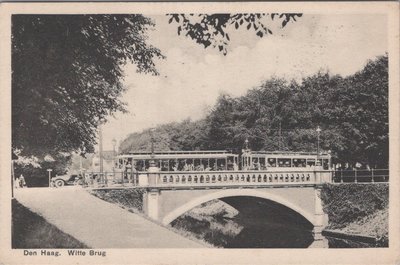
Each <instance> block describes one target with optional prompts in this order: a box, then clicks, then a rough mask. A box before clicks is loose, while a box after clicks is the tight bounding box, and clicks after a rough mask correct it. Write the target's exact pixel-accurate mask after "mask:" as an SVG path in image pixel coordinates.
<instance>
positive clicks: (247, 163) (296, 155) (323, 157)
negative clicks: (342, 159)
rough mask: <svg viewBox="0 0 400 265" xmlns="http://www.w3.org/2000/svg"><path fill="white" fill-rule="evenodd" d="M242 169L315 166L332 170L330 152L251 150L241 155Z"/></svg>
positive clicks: (297, 169)
mask: <svg viewBox="0 0 400 265" xmlns="http://www.w3.org/2000/svg"><path fill="white" fill-rule="evenodd" d="M241 168H242V170H274V171H281V170H284V171H291V170H295V171H302V170H304V171H307V170H312V169H314V168H318V169H319V170H331V169H332V164H331V155H330V153H329V152H328V153H325V152H324V153H319V154H318V153H317V152H308V153H307V152H285V151H275V152H269V151H251V150H244V151H243V154H242V156H241Z"/></svg>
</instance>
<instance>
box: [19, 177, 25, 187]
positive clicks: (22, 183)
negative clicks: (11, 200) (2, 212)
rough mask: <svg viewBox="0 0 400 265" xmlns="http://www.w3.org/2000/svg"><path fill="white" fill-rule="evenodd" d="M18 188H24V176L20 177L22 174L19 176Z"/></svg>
mask: <svg viewBox="0 0 400 265" xmlns="http://www.w3.org/2000/svg"><path fill="white" fill-rule="evenodd" d="M19 187H20V188H24V187H26V182H25V178H24V175H22V174H21V175H20V176H19Z"/></svg>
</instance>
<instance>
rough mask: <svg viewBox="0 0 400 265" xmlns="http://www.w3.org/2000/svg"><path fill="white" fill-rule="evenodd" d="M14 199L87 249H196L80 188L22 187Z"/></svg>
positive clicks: (184, 239)
mask: <svg viewBox="0 0 400 265" xmlns="http://www.w3.org/2000/svg"><path fill="white" fill-rule="evenodd" d="M15 197H16V199H17V200H18V201H19V202H20V203H21V204H23V205H24V206H25V207H27V208H29V209H30V210H32V211H33V212H36V213H38V214H40V215H41V216H43V217H44V218H45V219H46V220H47V221H48V222H49V223H51V224H53V225H55V226H57V227H58V228H59V229H60V230H62V231H64V232H65V233H67V234H69V235H71V236H73V237H74V238H76V239H77V240H79V241H81V242H82V243H84V244H86V245H87V246H89V247H91V248H199V247H205V246H203V245H201V244H199V243H197V242H194V241H192V240H189V239H187V238H184V237H182V236H180V235H178V234H176V233H174V232H172V231H170V230H168V229H167V228H164V227H162V226H160V225H158V224H155V223H153V222H151V221H149V220H147V219H145V218H143V217H142V216H140V215H137V214H134V213H130V212H128V211H126V210H124V209H122V208H120V207H118V206H116V205H114V204H111V203H108V202H105V201H103V200H101V199H98V198H96V197H94V196H92V195H90V194H89V193H88V192H86V191H85V190H84V189H82V188H80V187H64V188H60V189H55V188H26V189H18V190H16V192H15Z"/></svg>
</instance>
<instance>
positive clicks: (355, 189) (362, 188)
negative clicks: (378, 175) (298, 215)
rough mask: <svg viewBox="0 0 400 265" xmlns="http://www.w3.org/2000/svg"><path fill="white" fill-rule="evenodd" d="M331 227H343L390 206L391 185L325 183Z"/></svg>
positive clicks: (325, 202)
mask: <svg viewBox="0 0 400 265" xmlns="http://www.w3.org/2000/svg"><path fill="white" fill-rule="evenodd" d="M321 199H322V201H323V203H324V211H325V213H327V214H328V216H329V227H330V228H342V227H344V226H346V225H347V224H349V223H352V222H355V221H358V220H360V219H362V218H363V217H365V216H368V215H371V214H373V213H375V212H376V211H378V210H381V209H384V208H386V207H388V203H389V187H388V184H386V183H380V184H357V183H349V184H341V185H335V184H324V185H323V187H322V191H321Z"/></svg>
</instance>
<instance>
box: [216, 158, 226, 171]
mask: <svg viewBox="0 0 400 265" xmlns="http://www.w3.org/2000/svg"><path fill="white" fill-rule="evenodd" d="M217 170H225V159H217Z"/></svg>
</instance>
